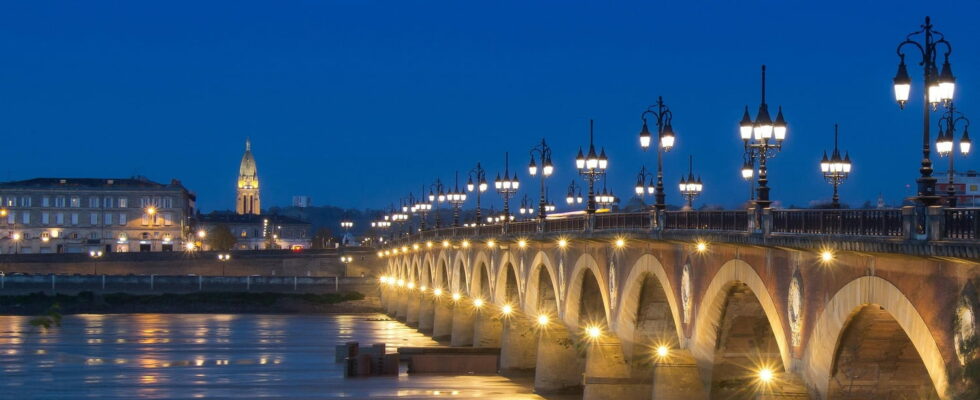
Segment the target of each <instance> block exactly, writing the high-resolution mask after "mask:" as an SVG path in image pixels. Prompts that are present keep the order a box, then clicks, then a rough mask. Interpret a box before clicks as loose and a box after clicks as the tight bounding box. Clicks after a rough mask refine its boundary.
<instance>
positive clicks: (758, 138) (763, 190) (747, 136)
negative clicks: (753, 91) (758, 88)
mask: <svg viewBox="0 0 980 400" xmlns="http://www.w3.org/2000/svg"><path fill="white" fill-rule="evenodd" d="M739 135H741V137H742V143H743V145H744V150H745V153H744V154H745V160H746V162H745V164H744V165H743V166H742V177H743V178H746V179H752V173H753V170H754V166H755V160H756V159H758V160H759V187H758V188H757V191H758V196H757V197H758V198H757V199H756V200H755V206H756V211H757V215H758V214H761V213H762V210H763V209H766V208H768V207H769V205H770V204H772V201H770V200H769V186H768V183H769V179H768V173H767V172H768V170H767V166H766V161H767V160H768V159H770V158H773V157H775V156H776V153H778V152H779V151H781V150H782V149H783V140H786V120H784V119H783V107H779V112H778V113H777V114H776V121H775V122H773V120H772V119H771V118H770V117H769V105H768V104H766V66H765V65H763V66H762V103H761V104H759V113H758V114H756V117H755V121H752V118H751V117H749V106H745V113H744V114H743V115H742V121H741V122H740V123H739Z"/></svg>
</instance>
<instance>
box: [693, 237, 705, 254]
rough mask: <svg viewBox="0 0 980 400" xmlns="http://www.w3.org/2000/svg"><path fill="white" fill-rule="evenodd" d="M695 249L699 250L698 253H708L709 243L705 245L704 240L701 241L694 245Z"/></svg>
mask: <svg viewBox="0 0 980 400" xmlns="http://www.w3.org/2000/svg"><path fill="white" fill-rule="evenodd" d="M694 248H695V249H697V251H698V253H704V252H705V251H708V243H705V242H704V241H703V240H699V241H698V243H697V244H695V245H694Z"/></svg>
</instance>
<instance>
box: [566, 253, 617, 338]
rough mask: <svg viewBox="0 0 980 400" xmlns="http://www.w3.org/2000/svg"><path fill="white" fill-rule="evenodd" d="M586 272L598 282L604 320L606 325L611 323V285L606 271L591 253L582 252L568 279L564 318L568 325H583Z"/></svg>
mask: <svg viewBox="0 0 980 400" xmlns="http://www.w3.org/2000/svg"><path fill="white" fill-rule="evenodd" d="M586 274H591V275H592V277H593V278H594V279H595V280H596V283H597V284H598V289H599V294H600V296H601V298H602V308H603V312H604V316H605V321H602V322H604V323H605V324H606V325H611V321H612V320H611V318H610V316H609V292H608V288H609V286H608V284H607V283H606V273H605V271H603V269H602V268H601V267H600V266H599V263H598V262H597V261H596V259H595V258H594V257H592V255H590V254H582V255H580V256H579V258H578V259H577V260H576V261H575V266H574V267H573V268H572V272H571V275H570V276H569V279H568V292H567V293H568V294H567V295H566V296H565V306H564V310H565V311H564V314H563V315H562V319H564V321H565V323H566V324H568V326H572V327H576V326H577V327H581V321H579V317H580V313H581V311H582V310H580V302H581V301H582V286H583V283H584V281H585V279H586Z"/></svg>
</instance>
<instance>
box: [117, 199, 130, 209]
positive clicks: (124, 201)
mask: <svg viewBox="0 0 980 400" xmlns="http://www.w3.org/2000/svg"><path fill="white" fill-rule="evenodd" d="M126 207H129V199H127V198H125V197H120V198H119V208H126Z"/></svg>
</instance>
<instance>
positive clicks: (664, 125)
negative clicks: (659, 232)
mask: <svg viewBox="0 0 980 400" xmlns="http://www.w3.org/2000/svg"><path fill="white" fill-rule="evenodd" d="M647 115H652V116H654V117H655V118H656V119H657V188H656V195H655V197H654V198H655V199H656V203H655V204H654V206H655V207H656V208H657V211H663V210H665V209H666V208H667V204H666V193H664V160H663V153H664V152H665V151H670V149H671V148H673V147H674V139H675V136H674V128H673V127H672V126H671V124H670V123H671V120H673V119H674V114H673V113H672V112H671V111H670V107H667V105H666V104H664V98H663V97H660V96H658V97H657V104H654V105H652V106H649V107H647V109H646V110H644V111H643V113H641V114H640V118H641V119H642V120H643V128H642V129H641V130H640V147H642V148H643V150H646V149H647V148H649V147H650V144H651V143H650V142H651V139H652V138H651V135H650V129H649V128H648V127H647Z"/></svg>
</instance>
